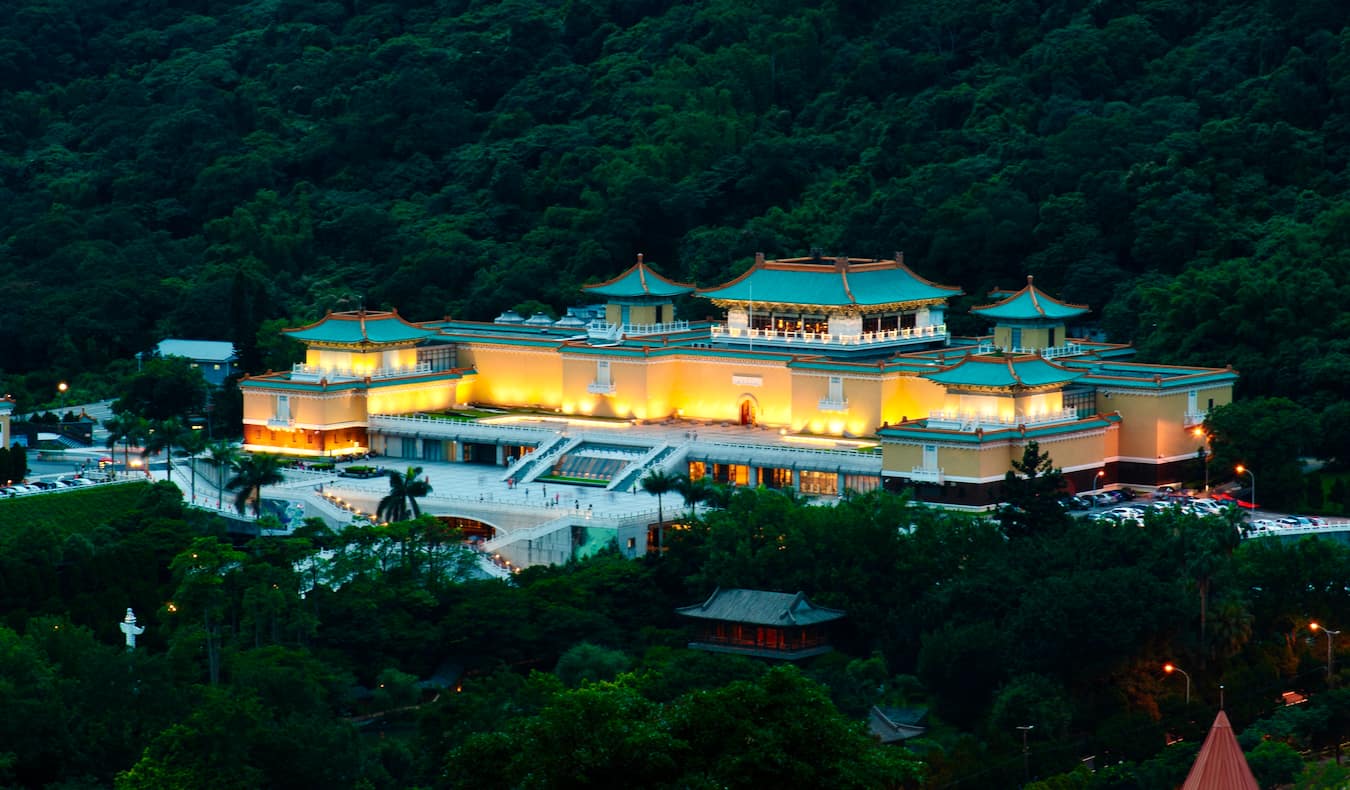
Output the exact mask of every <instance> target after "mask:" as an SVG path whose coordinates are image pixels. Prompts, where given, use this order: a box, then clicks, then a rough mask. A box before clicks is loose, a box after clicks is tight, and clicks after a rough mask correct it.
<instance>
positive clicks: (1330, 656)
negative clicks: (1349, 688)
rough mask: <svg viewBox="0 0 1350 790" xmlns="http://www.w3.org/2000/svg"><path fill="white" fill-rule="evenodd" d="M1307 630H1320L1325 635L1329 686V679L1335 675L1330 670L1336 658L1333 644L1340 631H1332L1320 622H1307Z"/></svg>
mask: <svg viewBox="0 0 1350 790" xmlns="http://www.w3.org/2000/svg"><path fill="white" fill-rule="evenodd" d="M1308 630H1309V631H1321V632H1322V633H1324V634H1326V635H1327V686H1328V687H1330V686H1331V680H1332V678H1334V677H1335V675H1334V674H1332V670H1333V668H1334V666H1335V664H1334V662H1335V660H1336V653H1335V648H1334V647H1333V645H1334V644H1335V641H1336V637H1338V636H1340V635H1341V632H1340V631H1333V630H1331V629H1330V628H1327V627H1326V626H1324V625H1322V624H1320V623H1308Z"/></svg>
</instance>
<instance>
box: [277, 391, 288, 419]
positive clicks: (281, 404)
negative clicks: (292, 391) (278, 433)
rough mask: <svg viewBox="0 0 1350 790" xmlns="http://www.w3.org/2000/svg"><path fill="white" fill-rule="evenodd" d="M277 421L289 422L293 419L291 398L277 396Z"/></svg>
mask: <svg viewBox="0 0 1350 790" xmlns="http://www.w3.org/2000/svg"><path fill="white" fill-rule="evenodd" d="M277 419H278V420H287V421H289V420H290V419H291V396H289V395H278V396H277Z"/></svg>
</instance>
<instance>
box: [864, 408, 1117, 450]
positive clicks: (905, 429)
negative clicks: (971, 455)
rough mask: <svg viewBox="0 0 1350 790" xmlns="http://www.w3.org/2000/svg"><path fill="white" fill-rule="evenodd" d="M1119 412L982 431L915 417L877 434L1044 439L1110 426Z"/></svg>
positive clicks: (983, 440) (982, 440) (976, 440)
mask: <svg viewBox="0 0 1350 790" xmlns="http://www.w3.org/2000/svg"><path fill="white" fill-rule="evenodd" d="M1120 422H1122V418H1121V416H1120V415H1119V414H1096V415H1092V416H1090V417H1085V418H1083V419H1081V420H1074V421H1072V422H1055V423H1046V424H1043V425H1028V426H1025V427H1022V426H1018V427H1008V428H992V429H990V430H981V431H959V430H953V429H947V428H929V427H928V421H927V420H915V421H913V422H907V423H903V424H901V425H891V426H888V427H885V428H879V429H877V436H880V437H881V439H882V441H883V443H884V442H885V441H888V440H890V441H899V442H901V443H915V442H924V443H927V442H934V441H941V442H952V443H956V444H975V445H978V444H988V443H991V442H1006V441H1010V440H1022V439H1044V438H1047V437H1050V436H1063V435H1065V434H1074V433H1078V432H1080V431H1093V430H1099V429H1101V428H1105V427H1107V426H1110V425H1115V424H1119V423H1120Z"/></svg>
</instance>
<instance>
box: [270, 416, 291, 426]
mask: <svg viewBox="0 0 1350 790" xmlns="http://www.w3.org/2000/svg"><path fill="white" fill-rule="evenodd" d="M267 427H268V428H294V427H295V418H294V417H269V418H267Z"/></svg>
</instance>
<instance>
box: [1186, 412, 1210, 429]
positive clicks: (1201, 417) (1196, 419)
mask: <svg viewBox="0 0 1350 790" xmlns="http://www.w3.org/2000/svg"><path fill="white" fill-rule="evenodd" d="M1205 417H1206V415H1205V413H1204V412H1202V411H1188V412H1186V416H1185V417H1183V418H1182V419H1181V427H1183V428H1194V427H1195V426H1197V425H1204V424H1205Z"/></svg>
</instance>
